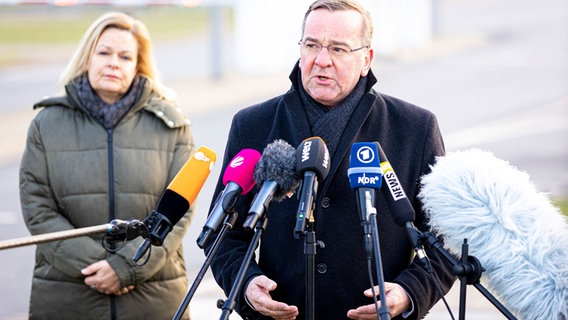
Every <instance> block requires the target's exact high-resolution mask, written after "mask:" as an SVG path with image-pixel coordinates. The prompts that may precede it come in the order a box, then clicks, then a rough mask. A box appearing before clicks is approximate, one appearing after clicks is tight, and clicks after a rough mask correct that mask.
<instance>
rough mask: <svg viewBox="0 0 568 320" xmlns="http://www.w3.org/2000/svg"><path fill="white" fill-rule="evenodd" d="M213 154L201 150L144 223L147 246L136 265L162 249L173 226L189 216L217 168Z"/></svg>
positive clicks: (140, 253) (187, 163) (209, 151)
mask: <svg viewBox="0 0 568 320" xmlns="http://www.w3.org/2000/svg"><path fill="white" fill-rule="evenodd" d="M215 160H216V154H215V152H214V151H213V150H211V149H209V148H207V147H205V146H201V147H199V148H198V149H197V151H195V153H194V154H193V155H192V156H191V158H189V160H187V162H186V163H185V164H184V166H183V167H182V168H181V169H180V170H179V171H178V173H177V174H176V176H175V177H174V178H173V180H172V181H171V182H170V184H169V185H168V187H167V189H166V190H165V191H164V193H163V194H162V197H161V198H160V201H159V202H158V205H157V207H156V209H155V210H152V212H151V213H150V215H148V217H146V219H144V221H143V223H144V225H145V226H146V228H147V230H148V231H147V233H145V234H143V236H144V237H145V239H144V242H143V243H142V244H141V245H140V247H139V248H138V250H137V251H136V253H135V254H134V258H133V260H134V261H138V260H140V258H142V256H144V254H145V253H146V251H148V249H149V248H150V245H155V246H161V245H162V244H163V242H164V240H165V238H166V236H167V235H168V233H170V231H171V230H172V229H173V226H174V225H175V224H176V223H178V222H179V220H180V219H181V218H182V217H183V216H184V215H185V214H186V212H187V211H188V210H189V208H190V206H191V205H192V204H193V203H194V200H195V198H196V197H197V194H198V193H199V191H201V188H202V187H203V184H204V183H205V180H206V179H207V177H208V176H209V174H210V173H211V169H212V167H213V165H214V164H215Z"/></svg>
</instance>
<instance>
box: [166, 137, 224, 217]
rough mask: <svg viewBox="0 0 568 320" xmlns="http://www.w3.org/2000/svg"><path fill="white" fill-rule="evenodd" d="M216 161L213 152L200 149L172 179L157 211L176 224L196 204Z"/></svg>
mask: <svg viewBox="0 0 568 320" xmlns="http://www.w3.org/2000/svg"><path fill="white" fill-rule="evenodd" d="M215 160H216V154H215V152H214V151H213V150H211V149H209V148H207V147H205V146H201V147H199V148H198V149H197V150H196V151H195V153H194V154H193V155H192V156H191V157H190V158H189V160H187V162H186V163H185V164H184V165H183V167H182V168H181V169H180V170H179V171H178V173H177V174H176V176H175V177H174V178H173V179H172V181H171V182H170V184H169V185H168V187H167V189H166V190H165V191H164V193H163V194H162V197H161V198H160V201H159V202H158V205H157V208H156V211H158V212H159V213H161V214H163V215H165V216H166V217H168V219H169V220H170V221H171V222H172V223H173V224H176V223H177V222H178V221H179V220H180V219H181V217H183V215H184V214H185V213H186V212H187V210H188V209H189V207H190V206H191V204H193V203H194V201H195V198H196V197H197V194H199V192H200V191H201V188H202V187H203V184H205V180H207V177H208V176H209V174H210V173H211V169H212V168H213V165H214V164H215Z"/></svg>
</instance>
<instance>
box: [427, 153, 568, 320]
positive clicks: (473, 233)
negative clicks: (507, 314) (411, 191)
mask: <svg viewBox="0 0 568 320" xmlns="http://www.w3.org/2000/svg"><path fill="white" fill-rule="evenodd" d="M431 169H432V171H431V172H430V173H429V174H427V175H425V176H423V177H422V178H421V185H422V188H421V191H420V193H419V194H418V198H419V199H420V200H421V201H422V203H423V207H424V209H425V212H426V214H427V217H428V218H429V223H430V225H431V227H432V230H433V231H434V232H435V233H436V234H438V235H441V236H443V238H444V247H446V248H448V249H449V251H451V252H453V253H454V254H457V256H459V252H460V248H461V245H462V243H463V241H464V239H467V240H468V241H467V243H468V245H469V253H470V254H472V255H474V256H475V257H477V258H479V260H480V261H481V262H482V264H483V268H484V269H485V273H484V274H483V276H482V280H483V281H486V282H487V283H488V287H489V288H490V289H493V290H494V292H495V293H496V295H497V296H499V297H500V298H501V299H502V302H503V304H504V305H506V306H507V308H509V309H510V310H511V312H512V313H514V314H515V315H516V316H517V317H518V318H519V319H542V318H543V317H544V318H547V319H568V263H567V262H568V222H567V220H566V217H565V216H563V215H562V214H561V213H560V211H559V209H558V208H556V207H555V206H554V205H553V204H552V203H551V202H550V200H549V199H548V197H547V196H546V194H544V193H540V192H538V191H537V190H536V187H535V185H534V184H533V183H532V182H531V181H530V177H529V175H528V174H527V173H525V172H521V171H519V170H517V169H516V168H515V167H513V166H511V165H510V164H509V163H508V162H506V161H504V160H501V159H498V158H496V157H494V156H493V154H492V153H490V152H488V151H482V150H479V149H470V150H466V151H458V152H454V153H448V154H447V155H446V156H444V157H438V158H437V160H436V163H435V164H434V165H433V166H432V167H431Z"/></svg>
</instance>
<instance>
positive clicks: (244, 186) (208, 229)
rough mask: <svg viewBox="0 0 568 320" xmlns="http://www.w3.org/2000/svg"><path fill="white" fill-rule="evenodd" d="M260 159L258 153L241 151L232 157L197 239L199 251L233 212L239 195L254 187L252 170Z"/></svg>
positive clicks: (247, 150) (249, 150) (251, 150)
mask: <svg viewBox="0 0 568 320" xmlns="http://www.w3.org/2000/svg"><path fill="white" fill-rule="evenodd" d="M260 157H261V154H260V152H258V151H256V150H253V149H243V150H241V151H240V152H239V153H237V155H235V156H234V157H233V159H232V160H231V162H230V163H229V165H228V166H227V168H226V169H225V173H224V174H223V184H224V185H225V189H224V190H223V191H222V192H221V193H220V194H219V198H218V200H217V202H216V203H215V206H214V207H213V209H212V210H211V214H209V217H208V218H207V222H206V223H205V226H204V227H203V231H201V234H200V235H199V237H198V238H197V245H198V246H199V247H200V248H201V249H203V248H204V247H205V246H206V245H207V243H208V242H209V238H210V237H211V234H212V233H214V232H217V229H218V228H219V226H220V225H221V223H222V222H223V221H224V220H225V218H226V217H227V214H229V213H232V212H233V211H234V208H235V204H236V203H237V200H238V197H239V195H245V194H247V193H248V192H249V191H250V190H251V189H252V188H253V187H254V185H255V182H254V176H253V175H254V168H255V166H256V164H257V163H258V161H259V159H260Z"/></svg>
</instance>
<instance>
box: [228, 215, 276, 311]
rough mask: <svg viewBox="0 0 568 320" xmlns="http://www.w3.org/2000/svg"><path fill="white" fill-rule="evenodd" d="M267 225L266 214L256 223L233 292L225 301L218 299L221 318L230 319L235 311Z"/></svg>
mask: <svg viewBox="0 0 568 320" xmlns="http://www.w3.org/2000/svg"><path fill="white" fill-rule="evenodd" d="M267 225H268V219H267V218H266V217H265V216H263V217H261V218H260V219H259V220H258V221H257V223H256V225H255V230H254V236H253V238H252V240H251V242H250V244H249V247H248V250H247V252H246V254H245V257H244V259H243V262H242V263H241V267H240V269H239V272H238V273H237V278H236V279H235V282H234V283H233V288H232V289H231V292H230V293H229V297H228V298H227V300H225V301H223V300H221V299H219V300H218V301H217V307H218V308H221V309H222V310H223V311H222V312H221V317H220V318H219V319H225V320H226V319H228V318H229V315H230V314H231V312H233V310H234V309H235V305H236V302H235V300H236V298H237V294H239V292H240V291H241V287H242V285H243V280H244V278H245V275H246V273H247V270H248V267H249V265H250V262H251V260H252V256H253V254H254V251H255V250H256V247H257V246H258V243H259V242H260V237H261V236H262V233H263V232H264V230H265V229H266V226H267Z"/></svg>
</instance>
